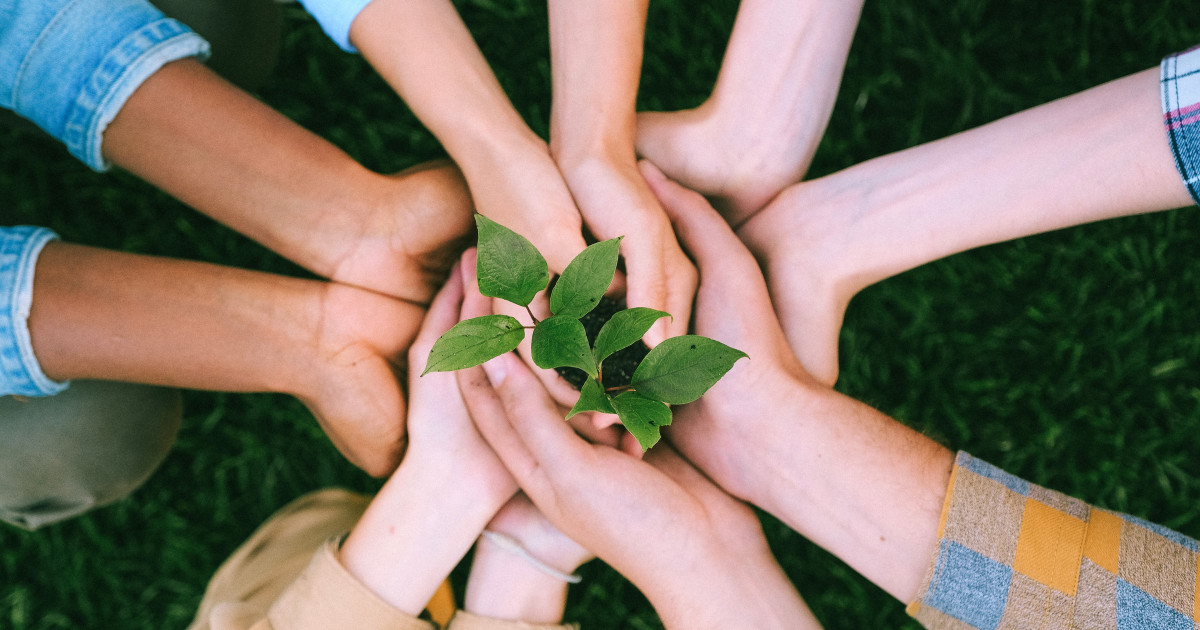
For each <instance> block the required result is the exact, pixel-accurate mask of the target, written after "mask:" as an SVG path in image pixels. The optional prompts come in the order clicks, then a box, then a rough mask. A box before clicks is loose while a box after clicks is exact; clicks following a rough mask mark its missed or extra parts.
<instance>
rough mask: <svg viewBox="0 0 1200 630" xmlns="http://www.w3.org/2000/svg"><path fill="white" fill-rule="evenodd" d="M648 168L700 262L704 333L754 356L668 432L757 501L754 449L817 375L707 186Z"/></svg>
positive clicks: (698, 325) (698, 317)
mask: <svg viewBox="0 0 1200 630" xmlns="http://www.w3.org/2000/svg"><path fill="white" fill-rule="evenodd" d="M641 167H642V172H643V173H644V174H645V176H646V181H647V182H648V183H649V185H650V187H651V189H653V190H654V193H655V194H656V195H657V196H658V198H659V200H660V201H661V202H662V205H663V208H664V209H665V210H666V212H667V214H668V215H669V216H670V217H671V219H672V221H673V222H674V224H675V229H676V230H677V233H678V234H679V238H680V241H682V242H683V244H684V246H685V247H687V249H688V252H689V253H691V255H692V257H693V259H695V260H696V264H697V265H698V266H699V268H700V289H699V291H698V292H697V294H696V311H695V315H694V318H695V329H696V333H697V334H700V335H704V336H707V337H711V338H713V339H716V340H717V341H720V342H722V343H725V344H728V345H730V346H732V347H735V348H738V349H739V350H742V351H743V352H745V353H746V354H748V355H750V360H749V361H739V362H738V363H736V364H735V365H734V366H733V368H732V369H731V370H730V371H729V372H728V373H727V374H726V375H725V376H724V378H722V379H721V380H720V381H718V382H717V384H716V385H714V386H713V387H712V389H710V390H709V391H708V392H707V393H705V395H704V396H702V397H700V399H699V400H697V401H696V402H694V403H691V404H689V405H683V406H681V407H676V408H675V410H674V411H675V417H676V421H675V422H673V423H672V426H671V427H669V428H668V429H666V431H665V432H664V435H666V436H667V438H668V439H669V440H670V441H671V443H672V444H673V445H674V446H675V447H676V448H678V449H679V450H680V452H681V453H683V455H684V456H685V457H687V458H688V460H690V461H692V462H693V463H695V464H696V466H698V467H699V468H700V469H701V470H703V471H704V472H705V473H706V474H708V475H709V476H710V477H712V478H713V480H715V481H716V482H717V483H718V484H720V485H721V486H722V487H723V488H725V489H726V490H727V491H729V492H731V493H733V494H734V495H735V496H738V497H741V498H743V499H748V500H753V499H755V498H756V497H758V494H759V493H760V492H761V491H762V490H763V488H762V486H761V477H760V476H759V475H758V474H757V472H756V471H755V470H754V468H753V467H754V465H755V463H756V459H757V458H756V457H755V456H754V455H753V453H756V452H758V450H759V449H760V448H763V447H764V446H766V445H770V444H771V443H772V442H773V440H772V438H771V435H772V433H773V432H775V431H779V430H786V427H781V426H779V423H778V413H777V408H778V406H779V405H782V404H786V403H787V401H788V399H789V397H791V396H794V395H795V393H796V392H801V393H803V392H804V391H805V390H806V389H808V388H811V386H812V384H813V381H812V378H811V377H810V376H809V375H808V374H807V372H805V370H804V368H803V367H802V366H801V365H800V363H799V362H798V361H797V360H796V358H795V356H794V355H793V354H792V353H791V350H790V349H789V347H788V344H787V339H786V338H785V337H784V335H783V331H782V330H781V329H780V327H779V323H778V321H777V320H776V318H775V313H774V312H773V311H772V309H771V298H770V296H769V295H768V294H767V287H766V284H765V283H764V281H763V279H762V273H761V272H760V271H759V268H758V265H757V264H756V263H755V261H754V258H753V257H752V256H751V255H750V252H749V251H747V250H746V248H745V247H744V246H743V245H742V244H741V242H740V241H738V238H737V237H736V236H735V235H734V234H733V232H732V231H731V230H730V228H729V226H728V225H726V224H725V222H724V221H722V220H721V217H720V216H718V215H717V213H716V212H714V211H713V210H712V208H711V206H709V205H708V203H707V202H705V201H704V198H703V197H701V196H700V194H699V193H696V192H693V191H690V190H687V189H685V188H683V187H681V186H679V185H678V184H675V183H674V182H671V181H669V180H667V179H666V177H664V176H663V174H662V172H661V171H659V170H658V169H657V168H655V167H654V166H653V165H651V164H649V163H648V162H642V164H641ZM764 392H772V395H771V396H765V395H762V394H763V393H764ZM795 404H798V405H802V404H803V402H802V401H799V400H797V401H795Z"/></svg>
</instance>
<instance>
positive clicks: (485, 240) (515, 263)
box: [475, 214, 550, 306]
mask: <svg viewBox="0 0 1200 630" xmlns="http://www.w3.org/2000/svg"><path fill="white" fill-rule="evenodd" d="M475 226H476V228H478V230H479V255H478V257H477V258H476V260H475V273H476V276H477V277H478V279H479V292H480V293H482V294H484V295H486V296H488V297H497V298H500V299H503V300H508V301H509V302H512V303H513V304H516V305H518V306H529V303H530V302H532V301H533V296H535V295H537V293H538V291H541V290H543V289H545V288H546V285H547V284H549V283H550V270H549V268H548V267H547V266H546V259H545V258H542V255H541V254H539V253H538V250H537V249H536V248H534V246H533V243H530V242H529V241H528V240H527V239H526V238H525V237H524V236H521V235H520V234H517V233H516V232H514V231H512V230H510V229H508V228H506V227H504V226H503V225H500V224H499V223H496V222H495V221H493V220H491V219H489V218H487V217H485V216H483V215H482V214H477V215H475Z"/></svg>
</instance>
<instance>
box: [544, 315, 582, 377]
mask: <svg viewBox="0 0 1200 630" xmlns="http://www.w3.org/2000/svg"><path fill="white" fill-rule="evenodd" d="M530 352H532V353H533V362H534V364H535V365H537V366H538V367H540V368H546V369H551V368H558V367H573V368H579V369H581V370H583V371H584V372H587V373H588V376H591V377H592V378H596V376H597V369H596V359H595V357H593V356H592V349H591V347H590V346H588V340H587V333H586V332H584V330H583V324H581V323H579V320H578V319H575V318H574V317H568V316H566V315H554V316H552V317H547V318H546V319H543V320H542V321H540V322H538V323H537V325H536V326H534V327H533V342H532V343H531V345H530Z"/></svg>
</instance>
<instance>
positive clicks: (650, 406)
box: [612, 392, 671, 451]
mask: <svg viewBox="0 0 1200 630" xmlns="http://www.w3.org/2000/svg"><path fill="white" fill-rule="evenodd" d="M612 406H613V409H615V410H616V411H617V417H618V418H620V419H621V424H624V425H625V428H626V429H628V430H629V432H630V433H632V434H633V437H635V438H637V441H638V444H641V445H642V451H646V450H649V449H650V447H651V446H654V445H655V444H657V443H658V440H659V438H660V437H661V433H659V427H665V426H667V425H669V424H671V408H670V407H668V406H666V405H664V404H663V403H661V402H659V401H657V400H651V399H649V398H646V397H645V396H643V395H641V394H639V393H637V392H625V393H624V394H621V395H620V396H617V397H616V398H613V399H612Z"/></svg>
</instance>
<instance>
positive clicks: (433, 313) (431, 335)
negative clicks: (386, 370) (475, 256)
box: [409, 263, 463, 374]
mask: <svg viewBox="0 0 1200 630" xmlns="http://www.w3.org/2000/svg"><path fill="white" fill-rule="evenodd" d="M457 264H458V263H455V265H457ZM462 299H463V283H462V276H461V274H459V273H457V269H456V268H452V269H451V270H450V276H449V277H448V278H447V279H446V284H445V285H444V286H443V287H442V288H441V289H440V290H438V292H437V295H435V296H434V298H433V302H432V303H431V304H430V305H429V311H428V312H427V313H425V318H424V320H423V321H422V322H421V329H420V330H419V331H418V332H417V338H416V339H415V340H414V341H413V345H412V352H410V354H409V356H411V357H424V358H425V359H428V356H429V351H430V349H432V348H433V344H434V342H435V341H437V338H438V337H440V336H441V335H442V333H444V332H446V331H447V330H450V328H451V327H452V326H454V324H455V322H457V321H458V313H459V309H460V307H461V305H462ZM424 367H425V366H424V365H421V366H417V367H416V368H415V369H412V370H411V371H412V372H413V373H415V374H420V373H421V372H422V371H423V370H424Z"/></svg>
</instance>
